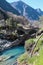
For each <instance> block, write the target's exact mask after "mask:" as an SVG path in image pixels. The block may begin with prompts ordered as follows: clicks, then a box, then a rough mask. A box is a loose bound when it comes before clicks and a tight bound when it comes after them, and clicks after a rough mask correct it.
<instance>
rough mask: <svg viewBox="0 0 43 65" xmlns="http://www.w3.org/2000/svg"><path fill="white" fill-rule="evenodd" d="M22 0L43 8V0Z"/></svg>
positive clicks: (35, 7) (11, 0)
mask: <svg viewBox="0 0 43 65" xmlns="http://www.w3.org/2000/svg"><path fill="white" fill-rule="evenodd" d="M7 1H8V2H9V3H11V2H15V1H19V0H7ZM21 1H23V2H25V3H26V4H28V5H29V6H31V7H33V8H34V9H37V8H40V9H41V10H43V0H21Z"/></svg>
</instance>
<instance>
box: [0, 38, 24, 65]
mask: <svg viewBox="0 0 43 65" xmlns="http://www.w3.org/2000/svg"><path fill="white" fill-rule="evenodd" d="M6 42H7V43H9V41H7V40H2V39H0V44H1V43H3V44H4V43H6ZM24 52H25V49H24V46H16V47H12V48H9V49H7V50H4V51H3V52H0V60H1V61H0V65H15V64H14V63H15V62H16V59H17V58H18V57H19V56H20V55H21V54H23V53H24Z"/></svg>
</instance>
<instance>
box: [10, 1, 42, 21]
mask: <svg viewBox="0 0 43 65" xmlns="http://www.w3.org/2000/svg"><path fill="white" fill-rule="evenodd" d="M11 5H12V7H13V8H16V9H17V10H18V11H20V13H21V15H22V16H25V17H27V18H29V19H33V20H38V19H39V16H41V15H40V14H39V13H38V12H37V11H36V10H35V9H34V8H32V7H30V6H29V5H27V4H26V3H24V2H23V1H17V2H12V3H11Z"/></svg>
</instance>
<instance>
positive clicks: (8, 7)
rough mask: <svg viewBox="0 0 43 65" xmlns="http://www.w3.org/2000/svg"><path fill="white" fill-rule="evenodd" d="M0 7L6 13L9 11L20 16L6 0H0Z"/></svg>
mask: <svg viewBox="0 0 43 65" xmlns="http://www.w3.org/2000/svg"><path fill="white" fill-rule="evenodd" d="M0 7H1V8H2V9H3V10H5V11H6V12H7V11H9V12H12V13H14V14H17V15H20V13H19V12H18V11H17V10H16V9H15V8H13V7H12V6H11V5H10V4H9V3H8V2H7V1H6V0H0Z"/></svg>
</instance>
